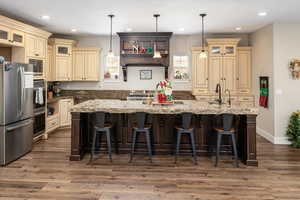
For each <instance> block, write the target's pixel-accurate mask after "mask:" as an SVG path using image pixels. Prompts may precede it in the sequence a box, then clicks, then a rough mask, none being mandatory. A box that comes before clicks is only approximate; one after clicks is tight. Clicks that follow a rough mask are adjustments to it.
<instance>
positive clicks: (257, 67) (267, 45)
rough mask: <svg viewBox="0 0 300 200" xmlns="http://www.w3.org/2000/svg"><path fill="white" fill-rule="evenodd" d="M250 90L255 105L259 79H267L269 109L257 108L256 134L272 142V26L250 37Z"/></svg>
mask: <svg viewBox="0 0 300 200" xmlns="http://www.w3.org/2000/svg"><path fill="white" fill-rule="evenodd" d="M251 44H252V47H253V49H252V52H253V53H252V69H253V70H252V89H253V92H254V95H255V103H256V105H257V106H258V100H259V77H260V76H268V77H269V87H270V90H269V95H270V96H269V107H268V108H263V107H259V115H258V117H257V132H258V133H259V134H260V135H263V136H264V137H265V138H267V139H269V140H270V141H272V142H273V139H274V134H275V132H274V98H273V96H274V95H273V94H274V92H273V91H274V88H273V80H274V79H273V74H274V69H273V68H274V67H273V25H269V26H266V27H264V28H262V29H260V30H258V31H256V32H255V33H253V34H252V35H251Z"/></svg>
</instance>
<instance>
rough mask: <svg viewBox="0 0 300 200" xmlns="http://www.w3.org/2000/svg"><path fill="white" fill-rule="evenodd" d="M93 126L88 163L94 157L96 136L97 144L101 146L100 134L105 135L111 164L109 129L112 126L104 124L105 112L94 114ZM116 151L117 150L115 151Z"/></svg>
mask: <svg viewBox="0 0 300 200" xmlns="http://www.w3.org/2000/svg"><path fill="white" fill-rule="evenodd" d="M95 115H96V116H95V126H94V134H93V143H92V148H91V158H90V162H89V163H92V161H93V158H94V155H95V149H96V139H97V136H98V138H99V139H98V140H99V143H100V144H101V136H102V134H106V140H107V148H108V156H109V159H110V162H112V156H111V154H112V150H111V148H112V147H111V129H112V128H113V125H112V124H110V123H105V116H106V114H105V112H96V113H95ZM115 142H117V141H115ZM116 151H117V149H116Z"/></svg>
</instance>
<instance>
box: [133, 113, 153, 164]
mask: <svg viewBox="0 0 300 200" xmlns="http://www.w3.org/2000/svg"><path fill="white" fill-rule="evenodd" d="M135 117H136V121H137V124H135V125H134V126H133V137H132V148H131V154H130V160H129V162H130V163H131V162H132V159H133V155H134V149H135V144H136V139H137V134H138V133H144V134H145V135H146V140H147V148H148V154H149V159H150V162H151V163H152V148H151V139H150V138H151V137H150V129H151V125H150V124H145V121H146V113H144V112H137V113H135Z"/></svg>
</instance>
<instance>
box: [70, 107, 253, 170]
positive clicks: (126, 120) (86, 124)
mask: <svg viewBox="0 0 300 200" xmlns="http://www.w3.org/2000/svg"><path fill="white" fill-rule="evenodd" d="M214 116H215V115H213V114H195V115H194V117H193V122H192V124H193V127H194V128H195V138H196V147H197V152H198V154H199V155H200V156H201V155H203V156H208V155H211V154H212V153H211V149H212V148H210V147H214V141H216V140H215V138H214V137H215V133H214V132H213V129H212V128H213V126H214V125H215V124H217V120H216V118H215V117H214ZM238 116H239V117H238V118H239V120H238V121H239V123H237V125H236V126H237V127H236V128H237V130H238V133H237V134H236V137H237V143H238V144H237V146H238V152H239V157H240V159H241V160H242V161H243V163H244V164H245V165H248V166H258V161H257V158H256V116H257V115H256V114H239V115H238ZM93 117H94V115H93V114H92V112H90V111H89V112H84V111H81V112H74V111H72V136H71V140H72V141H71V155H70V160H71V161H79V160H81V159H82V158H83V156H84V154H85V153H87V152H90V147H91V143H92V131H93V123H94V120H93ZM107 120H109V121H110V122H112V123H114V125H115V130H114V131H115V133H116V138H115V140H117V141H118V153H129V152H130V148H131V141H132V124H133V122H134V116H133V115H132V114H130V113H111V114H110V115H109V119H107ZM148 122H149V123H151V124H152V135H153V137H152V144H153V152H154V155H155V154H173V152H174V148H175V144H174V143H175V142H174V126H175V124H179V123H180V116H179V115H178V114H149V115H148ZM103 142H104V141H103ZM229 144H230V143H229V142H226V141H225V142H224V144H223V145H222V150H223V151H224V152H226V151H228V150H231V147H230V146H229ZM102 145H103V147H104V148H102V149H105V144H101V146H102ZM145 147H146V141H145V139H144V138H142V137H141V138H139V139H138V144H137V152H140V153H146V149H147V148H145ZM181 152H182V153H183V154H184V153H190V152H191V150H190V145H189V140H188V138H183V140H182V145H181Z"/></svg>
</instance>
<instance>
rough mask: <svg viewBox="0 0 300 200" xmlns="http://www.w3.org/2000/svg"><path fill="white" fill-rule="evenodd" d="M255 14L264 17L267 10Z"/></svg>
mask: <svg viewBox="0 0 300 200" xmlns="http://www.w3.org/2000/svg"><path fill="white" fill-rule="evenodd" d="M257 15H258V16H261V17H264V16H267V15H268V13H267V12H259V13H258V14H257Z"/></svg>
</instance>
